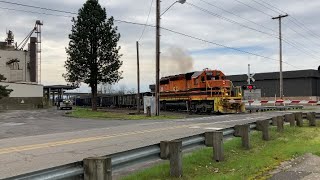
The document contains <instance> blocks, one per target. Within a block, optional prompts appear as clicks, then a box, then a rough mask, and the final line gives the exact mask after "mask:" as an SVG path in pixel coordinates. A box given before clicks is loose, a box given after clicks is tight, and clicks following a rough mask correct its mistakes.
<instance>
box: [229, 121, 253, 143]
mask: <svg viewBox="0 0 320 180" xmlns="http://www.w3.org/2000/svg"><path fill="white" fill-rule="evenodd" d="M234 131H235V132H234V134H233V135H234V136H235V137H241V140H242V147H244V148H245V149H250V136H249V134H250V125H249V124H244V125H236V126H235V127H234Z"/></svg>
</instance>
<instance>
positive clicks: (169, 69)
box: [0, 0, 320, 92]
mask: <svg viewBox="0 0 320 180" xmlns="http://www.w3.org/2000/svg"><path fill="white" fill-rule="evenodd" d="M8 1H9V0H8ZM151 1H152V0H100V1H99V2H100V3H101V4H102V6H103V7H105V8H106V9H107V15H108V17H110V16H114V18H115V19H119V20H126V21H133V22H138V23H145V22H146V19H147V15H148V12H149V8H150V5H151ZM154 1H155V0H154ZM204 1H206V2H209V3H211V4H212V5H209V4H207V3H205V2H204ZM9 2H17V3H23V4H28V5H35V6H41V7H46V8H52V9H59V10H64V11H71V12H77V11H78V9H79V8H80V7H81V6H82V5H83V3H84V2H85V0H67V1H66V0H55V1H49V0H28V1H27V0H12V1H9ZM173 2H174V0H162V3H161V9H162V11H163V10H164V9H166V8H167V7H168V6H170V5H171V4H172V3H173ZM187 2H188V3H189V4H176V5H174V6H173V7H172V8H171V9H170V10H169V11H167V13H165V14H164V15H163V16H162V19H161V26H162V27H165V28H168V29H171V30H174V31H178V32H181V33H185V34H188V35H191V36H194V37H197V38H200V39H204V40H206V41H210V42H212V43H218V44H222V45H225V46H228V47H233V48H237V49H240V50H242V51H247V52H251V53H254V54H259V55H262V56H265V57H268V58H271V59H274V60H270V59H264V58H261V57H257V56H254V55H250V54H246V53H241V52H238V51H234V50H230V49H228V48H225V47H221V46H217V45H214V44H212V43H208V42H202V41H199V40H195V39H192V38H188V37H184V36H181V35H178V34H174V33H172V32H168V31H165V30H162V31H161V76H165V75H173V74H177V73H185V72H188V71H197V70H202V69H204V68H210V69H219V70H222V71H223V72H224V73H225V74H227V75H234V74H246V73H247V68H248V67H247V64H251V67H252V72H255V73H259V72H273V71H278V70H279V61H277V59H278V58H279V55H278V54H279V41H278V39H277V36H278V21H277V20H272V19H271V17H270V16H269V15H272V16H278V15H279V12H277V11H279V10H277V9H275V8H274V7H272V8H271V9H268V8H267V7H268V6H267V5H266V4H263V2H267V3H269V4H271V5H274V6H276V7H277V8H278V9H280V10H282V11H284V12H287V13H288V14H289V15H290V16H289V17H287V18H284V19H283V36H284V41H286V42H284V43H283V53H284V57H283V60H284V61H285V64H284V67H283V69H284V70H285V71H287V70H298V69H316V68H317V67H318V66H319V65H320V53H319V52H320V50H319V46H320V41H319V40H320V32H319V31H320V25H319V23H320V20H319V17H320V11H319V8H320V1H319V0H282V1H278V0H263V1H262V0H187ZM257 2H258V3H262V4H263V5H264V6H262V5H261V4H258V3H257ZM190 4H194V5H196V6H198V7H201V8H204V9H206V10H207V11H210V12H209V13H211V14H209V13H206V12H203V11H201V10H199V9H196V8H195V7H193V6H192V5H190ZM213 5H214V6H213ZM266 6H267V7H266ZM217 7H219V8H220V9H219V8H217ZM3 8H10V9H16V10H23V11H35V12H40V13H50V14H54V15H61V16H50V15H44V14H35V13H28V12H22V11H13V10H7V9H3ZM221 8H222V9H224V10H221ZM227 11H228V12H231V13H233V14H230V13H228V12H227ZM282 13H283V12H282ZM214 15H215V16H214ZM217 15H218V17H217ZM62 16H67V17H62ZM68 16H72V15H71V14H64V13H57V12H50V11H46V10H41V9H34V8H27V7H21V6H16V5H10V4H5V3H0V22H1V25H0V32H1V34H0V38H1V40H4V39H5V31H6V29H8V30H9V29H10V30H12V31H13V32H14V35H15V41H16V42H18V43H19V42H21V41H22V40H23V38H24V37H25V36H26V35H27V34H28V33H29V32H30V31H31V29H32V28H33V26H34V23H35V21H36V20H38V19H39V20H42V21H43V22H44V25H43V28H42V37H43V39H42V41H43V49H42V78H41V79H42V83H43V84H45V85H49V84H66V82H65V81H64V79H63V78H62V76H61V75H62V73H64V72H65V68H64V67H63V66H64V61H65V60H66V59H67V55H66V53H65V47H67V45H68V42H69V39H68V34H69V33H70V30H71V25H72V23H71V17H68ZM219 17H222V18H219ZM226 18H227V19H226ZM248 20H249V21H248ZM296 20H298V22H297V21H296ZM250 21H251V22H250ZM232 22H233V23H232ZM300 23H303V24H300ZM148 24H155V2H153V4H152V8H151V15H150V18H149V21H148ZM297 24H298V25H299V26H300V27H299V26H297ZM116 25H117V26H118V29H119V33H120V34H121V40H120V43H119V45H120V46H121V48H122V49H121V53H122V54H123V56H122V61H123V66H122V68H121V69H122V71H123V72H124V73H123V79H122V80H121V81H120V82H119V84H120V85H125V86H126V87H127V88H128V89H132V88H135V89H136V47H135V44H136V41H137V40H138V39H139V37H140V36H141V33H142V31H143V26H137V25H130V24H125V23H118V22H117V23H116ZM246 27H247V28H246ZM301 27H303V28H301ZM309 30H311V31H309ZM257 31H261V32H257ZM140 43H141V47H140V53H141V54H140V63H141V65H140V67H141V82H142V83H141V89H142V90H143V91H147V90H148V85H149V84H152V83H154V82H155V30H154V28H152V27H147V28H146V29H145V32H144V35H143V37H142V39H141V41H140ZM293 46H294V47H293ZM286 63H287V64H286ZM119 84H118V85H117V86H119ZM117 86H116V87H117ZM88 90H89V89H88V88H86V87H85V85H84V86H82V88H81V90H80V91H82V92H85V91H88Z"/></svg>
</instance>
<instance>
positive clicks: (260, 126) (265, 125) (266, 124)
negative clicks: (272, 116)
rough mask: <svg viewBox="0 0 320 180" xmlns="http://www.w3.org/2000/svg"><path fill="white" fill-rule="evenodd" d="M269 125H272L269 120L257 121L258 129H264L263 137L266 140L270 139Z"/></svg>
mask: <svg viewBox="0 0 320 180" xmlns="http://www.w3.org/2000/svg"><path fill="white" fill-rule="evenodd" d="M269 125H270V122H269V120H261V121H257V127H256V129H257V130H258V131H262V139H263V140H265V141H269V140H270V135H269Z"/></svg>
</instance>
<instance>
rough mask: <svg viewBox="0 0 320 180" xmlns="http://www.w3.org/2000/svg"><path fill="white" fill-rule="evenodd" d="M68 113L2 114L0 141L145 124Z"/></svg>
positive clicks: (48, 110) (19, 112)
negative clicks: (75, 115) (74, 116)
mask: <svg viewBox="0 0 320 180" xmlns="http://www.w3.org/2000/svg"><path fill="white" fill-rule="evenodd" d="M66 112H67V111H61V110H59V111H57V110H56V109H55V108H52V109H44V110H34V111H30V110H28V111H27V110H26V111H23V110H19V111H7V112H0V139H4V138H13V137H19V136H34V135H42V134H53V133H60V132H72V131H81V130H88V129H95V128H103V127H111V126H112V127H115V126H120V125H129V124H137V123H143V121H134V120H121V121H119V120H108V121H105V120H92V119H77V118H71V117H66V116H64V114H65V113H66Z"/></svg>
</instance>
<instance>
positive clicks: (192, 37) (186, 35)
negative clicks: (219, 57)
mask: <svg viewBox="0 0 320 180" xmlns="http://www.w3.org/2000/svg"><path fill="white" fill-rule="evenodd" d="M5 9H8V10H14V11H23V12H28V13H36V14H44V15H52V16H61V15H56V14H48V13H41V12H34V11H25V10H17V9H10V8H5ZM62 17H72V16H62ZM114 21H116V22H120V23H126V24H133V25H140V26H148V27H153V28H155V25H150V24H143V23H137V22H131V21H125V20H119V19H114ZM161 29H163V30H165V31H168V32H171V33H174V34H179V35H181V36H185V37H188V38H191V39H194V40H198V41H202V42H206V43H209V44H213V45H216V46H220V47H224V48H227V49H231V50H234V51H238V52H242V53H245V54H249V55H253V56H257V57H261V58H263V59H269V60H273V61H279V60H277V59H273V58H270V57H267V56H264V55H261V54H257V53H253V52H249V51H245V50H241V49H239V48H234V47H230V46H226V45H223V44H219V43H216V42H212V41H208V40H205V39H201V38H198V37H195V36H191V35H188V34H185V33H181V32H178V31H174V30H171V29H168V28H164V27H161ZM283 63H285V64H287V65H290V66H292V67H295V68H298V69H300V68H299V67H297V66H294V65H292V64H289V63H287V62H285V61H283Z"/></svg>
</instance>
